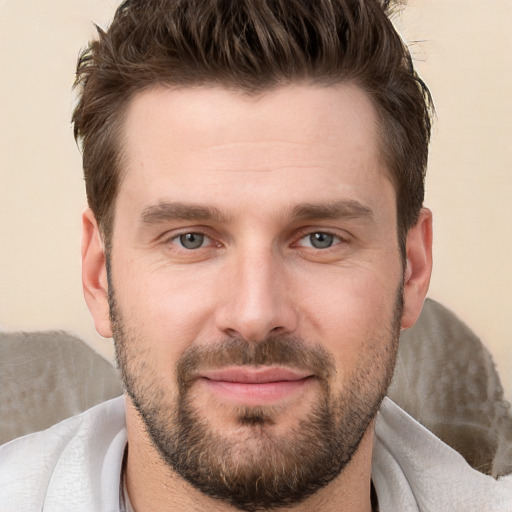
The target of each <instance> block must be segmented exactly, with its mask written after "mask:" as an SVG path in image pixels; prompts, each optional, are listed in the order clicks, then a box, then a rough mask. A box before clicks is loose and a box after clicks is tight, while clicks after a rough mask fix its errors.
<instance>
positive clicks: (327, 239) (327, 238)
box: [309, 232, 334, 249]
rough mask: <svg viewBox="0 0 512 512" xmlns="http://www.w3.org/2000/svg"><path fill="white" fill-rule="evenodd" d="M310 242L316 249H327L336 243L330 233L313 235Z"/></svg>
mask: <svg viewBox="0 0 512 512" xmlns="http://www.w3.org/2000/svg"><path fill="white" fill-rule="evenodd" d="M309 241H310V243H311V246H312V247H314V248H315V249H327V248H328V247H331V246H332V245H333V243H334V235H331V234H330V233H322V232H318V233H311V234H310V235H309Z"/></svg>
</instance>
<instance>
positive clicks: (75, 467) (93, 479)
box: [0, 397, 512, 512]
mask: <svg viewBox="0 0 512 512" xmlns="http://www.w3.org/2000/svg"><path fill="white" fill-rule="evenodd" d="M125 445H126V427H125V412H124V399H123V397H119V398H115V399H113V400H110V401H108V402H104V403H103V404H100V405H98V406H96V407H93V408H92V409H89V410H88V411H86V412H84V413H82V414H80V415H78V416H74V417H73V418H70V419H68V420H65V421H63V422H61V423H59V424H57V425H55V426H54V427H52V428H50V429H48V430H45V431H43V432H38V433H36V434H30V435H28V436H25V437H21V438H19V439H15V440H14V441H11V442H10V443H7V444H5V445H3V446H2V447H0V512H36V511H37V512H39V511H44V512H71V511H73V512H120V489H121V488H120V483H121V481H120V480H121V463H122V458H123V452H124V448H125ZM372 480H373V483H374V485H375V489H376V491H377V495H378V498H379V507H380V511H381V512H452V511H453V512H512V475H509V476H506V477H502V478H501V479H499V480H494V479H493V478H491V477H489V476H485V475H483V474H482V473H479V472H478V471H475V470H474V469H472V468H471V467H470V466H469V465H468V464H467V463H466V462H465V460H464V458H463V457H462V456H461V455H459V454H458V453H457V452H456V451H454V450H453V449H451V448H450V447H449V446H447V445H446V444H444V443H443V442H442V441H441V440H439V439H438V438H437V437H435V436H434V435H433V434H431V433H430V432H429V431H428V430H426V429H425V428H424V427H423V426H421V425H420V424H419V423H418V422H417V421H416V420H414V419H413V418H411V417H410V416H409V415H408V414H407V413H406V412H405V411H403V410H402V409H400V408H399V407H398V406H397V405H396V404H395V403H393V402H392V401H391V400H390V399H389V398H386V399H384V402H383V404H382V407H381V410H380V412H379V415H378V418H377V424H376V439H375V448H374V454H373V469H372ZM342 508H343V507H342V505H341V504H340V510H342Z"/></svg>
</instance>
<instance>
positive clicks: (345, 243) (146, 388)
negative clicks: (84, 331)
mask: <svg viewBox="0 0 512 512" xmlns="http://www.w3.org/2000/svg"><path fill="white" fill-rule="evenodd" d="M122 143H123V146H124V148H125V158H124V166H125V175H124V177H123V180H122V183H121V186H120V190H119V195H118V197H117V199H116V208H115V224H114V230H113V237H112V249H111V254H110V255H109V260H110V261H109V263H110V267H111V271H110V304H111V308H112V318H113V323H112V329H113V332H114V337H115V340H116V348H117V352H118V359H119V363H120V367H121V371H122V374H123V379H124V381H125V385H126V387H127V390H128V392H129V395H130V398H131V400H132V402H133V403H134V404H135V406H136V408H137V409H138V411H139V413H140V415H141V416H142V417H143V420H144V422H145V425H146V430H147V432H148V433H149V434H148V435H149V436H150V437H151V440H152V442H153V444H154V445H155V446H156V447H157V449H158V450H159V453H160V454H161V456H162V458H163V459H164V460H165V461H166V462H167V463H168V464H169V465H170V466H171V467H173V468H174V469H175V470H176V471H178V472H179V473H180V474H181V475H182V476H184V477H185V478H186V479H187V480H188V481H189V482H190V483H192V484H193V485H194V486H196V487H197V488H199V489H200V490H202V491H203V492H205V493H207V494H209V495H211V496H214V497H218V498H221V499H226V500H228V501H230V502H231V503H233V504H234V505H236V506H238V507H240V508H241V509H244V510H257V509H258V507H262V506H274V505H277V504H287V503H292V502H296V501H300V500H301V499H303V498H304V497H305V496H307V495H308V494H311V493H312V492H315V491H316V490H317V489H318V488H320V487H322V486H323V485H325V484H326V483H328V482H329V481H330V480H332V479H333V478H335V477H336V476H337V475H338V474H339V473H340V471H342V469H343V468H344V466H345V465H346V464H347V463H348V462H349V461H350V459H351V457H352V455H353V453H354V451H355V450H356V448H357V446H358V443H359V442H360V440H361V438H362V437H363V436H364V435H365V434H366V433H367V431H368V426H369V424H370V422H371V420H372V418H373V417H374V414H375V412H376V410H377V408H378V406H379V404H380V401H381V399H382V397H383V395H384V393H385V390H386V388H387V385H388V383H389V379H390V377H391V373H392V368H393V365H394V357H395V352H396V343H397V337H398V331H399V327H400V317H401V299H402V291H401V290H402V286H401V285H402V281H403V267H402V262H401V259H400V256H399V248H398V242H397V229H396V226H397V219H396V208H395V192H394V189H393V186H392V184H391V182H390V179H389V177H388V174H387V171H386V169H385V168H384V165H383V162H382V160H381V158H380V155H379V151H378V143H377V121H376V114H375V111H374V108H373V106H372V104H371V102H370V100H369V99H368V98H367V96H366V95H365V94H364V93H363V92H362V91H361V90H359V89H358V88H356V87H355V86H350V85H347V84H345V85H338V86H331V87H320V86H294V87H292V86H289V87H282V88H279V89H276V90H273V91H270V92H267V93H265V94H263V95H261V96H260V97H257V98H254V97H245V96H242V95H240V94H238V93H235V92H232V91H227V90H225V89H221V88H206V87H205V88H196V89H193V88H192V89H187V90H171V89H164V88H157V89H152V90H149V91H146V92H144V93H141V94H139V95H138V96H136V97H135V98H134V100H133V101H132V103H131V105H130V108H129V110H128V114H127V117H126V121H125V125H124V133H123V139H122ZM258 482H259V483H258ZM258 489H259V490H258Z"/></svg>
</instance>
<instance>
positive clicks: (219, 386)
mask: <svg viewBox="0 0 512 512" xmlns="http://www.w3.org/2000/svg"><path fill="white" fill-rule="evenodd" d="M312 378H313V375H312V374H311V373H309V372H306V371H300V370H296V369H290V368H282V367H262V368H255V367H232V368H222V369H218V370H209V371H204V372H201V376H200V380H201V381H202V382H203V383H204V384H205V386H206V387H207V389H208V390H209V391H210V392H211V393H213V394H215V395H217V396H218V397H219V398H222V399H224V400H228V401H230V402H236V403H238V404H245V405H264V404H268V403H273V402H279V401H282V400H284V399H287V398H290V397H291V396H292V395H293V394H295V393H298V392H300V391H301V390H303V388H304V386H306V385H307V384H308V383H309V382H310V381H311V380H312Z"/></svg>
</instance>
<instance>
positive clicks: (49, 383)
mask: <svg viewBox="0 0 512 512" xmlns="http://www.w3.org/2000/svg"><path fill="white" fill-rule="evenodd" d="M122 392H123V390H122V386H121V383H120V380H119V377H118V375H117V371H116V369H115V368H114V367H113V366H112V365H111V364H110V363H109V362H108V361H106V360H105V359H103V357H101V356H100V355H99V354H97V353H96V352H94V351H93V350H92V349H91V348H90V347H89V346H88V345H86V344H85V343H84V342H83V341H81V340H79V339H78V338H75V337H74V336H71V335H70V334H67V333H65V332H61V331H53V332H52V331H49V332H31V333H8V332H0V443H5V442H6V441H9V440H10V439H13V438H15V437H18V436H21V435H24V434H28V433H30V432H35V431H38V430H42V429H45V428H48V427H49V426H51V425H53V424H54V423H57V422H58V421H60V420H62V419H65V418H67V417H69V416H73V415H74V414H78V413H79V412H81V411H84V410H85V409H88V408H89V407H92V406H93V405H96V404H97V403H99V402H102V401H103V400H107V399H109V398H113V397H115V396H119V395H120V394H121V393H122Z"/></svg>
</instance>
